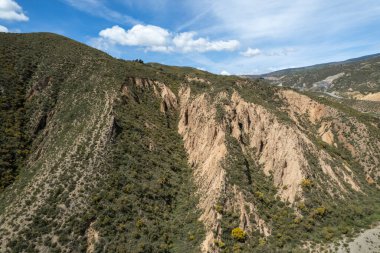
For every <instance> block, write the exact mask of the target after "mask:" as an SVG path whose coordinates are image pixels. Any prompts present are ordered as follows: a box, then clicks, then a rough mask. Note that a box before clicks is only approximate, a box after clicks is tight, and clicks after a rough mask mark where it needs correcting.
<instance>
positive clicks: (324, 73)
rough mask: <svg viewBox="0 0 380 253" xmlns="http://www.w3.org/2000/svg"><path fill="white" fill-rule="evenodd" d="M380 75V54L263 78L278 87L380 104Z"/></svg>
mask: <svg viewBox="0 0 380 253" xmlns="http://www.w3.org/2000/svg"><path fill="white" fill-rule="evenodd" d="M379 73H380V54H374V55H369V56H364V57H360V58H355V59H350V60H347V61H342V62H333V63H327V64H319V65H314V66H310V67H303V68H294V69H285V70H280V71H276V72H272V73H269V74H265V75H263V77H264V78H265V79H267V80H269V81H270V82H272V83H274V84H276V85H283V86H287V87H293V88H297V89H302V90H307V91H318V92H328V93H333V94H335V95H337V96H341V97H345V98H353V99H359V100H370V101H380V74H379ZM251 77H254V76H251Z"/></svg>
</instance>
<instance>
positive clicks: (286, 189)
mask: <svg viewBox="0 0 380 253" xmlns="http://www.w3.org/2000/svg"><path fill="white" fill-rule="evenodd" d="M0 106H1V111H0V122H2V124H1V125H0V144H1V149H0V182H1V183H0V186H1V190H0V191H1V192H0V248H1V250H0V251H2V252H276V251H280V252H303V251H306V250H307V248H308V247H309V248H310V247H311V248H312V247H313V245H315V244H318V245H320V244H322V245H327V244H329V243H331V242H334V241H335V240H338V239H339V238H340V237H341V236H342V235H345V236H352V235H354V234H355V233H356V232H357V231H358V230H360V229H361V228H367V227H369V226H370V225H371V224H374V223H375V222H378V221H379V220H380V218H379V215H380V199H379V198H378V196H379V175H380V170H379V168H380V166H379V165H380V129H379V128H380V125H379V120H378V119H377V118H375V117H373V116H372V115H369V114H363V113H361V112H359V111H356V110H354V109H352V108H350V107H347V106H345V105H343V104H341V103H337V102H335V101H333V100H330V99H326V98H323V97H319V96H316V95H315V94H313V93H310V94H309V93H300V92H297V91H295V90H292V89H288V88H285V87H275V86H269V85H268V83H267V82H266V81H265V80H246V79H244V78H239V77H235V76H228V77H227V76H218V75H213V74H210V73H207V72H203V71H199V70H196V69H193V68H180V67H170V66H164V65H160V64H154V63H152V64H142V63H139V62H130V61H124V60H118V59H114V58H112V57H110V56H109V55H107V54H105V53H103V52H100V51H98V50H96V49H93V48H90V47H88V46H85V45H83V44H80V43H78V42H75V41H72V40H70V39H68V38H64V37H62V36H58V35H54V34H48V33H38V34H2V33H0ZM342 207H344V208H342ZM326 247H327V246H326Z"/></svg>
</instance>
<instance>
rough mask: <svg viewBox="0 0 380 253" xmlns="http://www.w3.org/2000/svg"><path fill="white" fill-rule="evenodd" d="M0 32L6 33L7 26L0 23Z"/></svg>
mask: <svg viewBox="0 0 380 253" xmlns="http://www.w3.org/2000/svg"><path fill="white" fill-rule="evenodd" d="M0 32H2V33H7V32H8V28H6V27H5V26H2V25H0Z"/></svg>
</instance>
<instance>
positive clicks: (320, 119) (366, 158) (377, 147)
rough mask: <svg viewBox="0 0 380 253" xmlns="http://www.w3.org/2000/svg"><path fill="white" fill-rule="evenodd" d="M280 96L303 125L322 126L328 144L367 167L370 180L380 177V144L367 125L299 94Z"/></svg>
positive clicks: (287, 91) (319, 130) (290, 92)
mask: <svg viewBox="0 0 380 253" xmlns="http://www.w3.org/2000/svg"><path fill="white" fill-rule="evenodd" d="M280 96H281V97H282V99H284V101H286V103H287V107H286V108H284V110H285V111H286V112H287V113H288V114H289V115H290V116H291V117H292V119H294V120H295V121H296V122H298V124H299V125H300V122H302V121H304V123H306V124H309V123H311V124H312V125H314V126H315V127H318V126H320V127H319V129H318V133H319V135H320V137H321V138H322V140H323V141H324V142H326V143H328V144H330V145H334V146H337V144H340V146H342V147H343V148H345V149H346V150H348V151H349V153H350V154H351V155H352V156H353V157H354V158H355V159H356V160H357V161H358V162H359V163H360V164H361V165H362V166H363V167H364V169H365V172H366V173H367V177H368V178H372V177H375V178H378V177H379V173H380V170H379V166H380V161H379V158H378V154H379V153H380V143H379V141H378V140H374V139H372V138H371V137H370V136H371V134H370V129H369V128H368V127H367V126H366V125H364V124H363V123H360V122H359V121H358V120H357V119H355V118H352V117H349V118H347V116H346V115H344V114H343V113H342V112H339V111H338V110H336V109H334V108H332V107H328V106H325V105H323V104H320V103H318V102H316V101H314V100H312V99H310V98H309V97H307V96H305V95H301V94H299V93H297V92H295V91H290V90H286V91H282V92H281V93H280ZM296 115H299V116H296ZM305 119H306V122H305ZM300 127H302V126H301V125H300ZM346 133H350V134H349V135H347V134H346ZM335 141H337V143H335Z"/></svg>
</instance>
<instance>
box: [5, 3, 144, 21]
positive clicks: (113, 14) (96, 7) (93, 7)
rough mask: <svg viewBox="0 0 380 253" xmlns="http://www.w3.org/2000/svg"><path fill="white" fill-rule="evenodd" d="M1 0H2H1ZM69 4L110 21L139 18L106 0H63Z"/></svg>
mask: <svg viewBox="0 0 380 253" xmlns="http://www.w3.org/2000/svg"><path fill="white" fill-rule="evenodd" d="M0 1H1V0H0ZM62 1H64V2H65V3H67V4H68V5H70V6H72V7H74V8H75V9H78V10H80V11H83V12H86V13H88V14H91V15H93V16H97V17H101V18H104V19H106V20H109V21H113V22H120V23H124V24H133V25H134V24H137V23H139V21H138V20H136V19H135V18H133V17H131V16H129V15H125V14H122V13H120V12H118V11H115V10H113V9H110V8H108V7H107V6H106V5H105V4H104V1H101V0H62Z"/></svg>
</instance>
